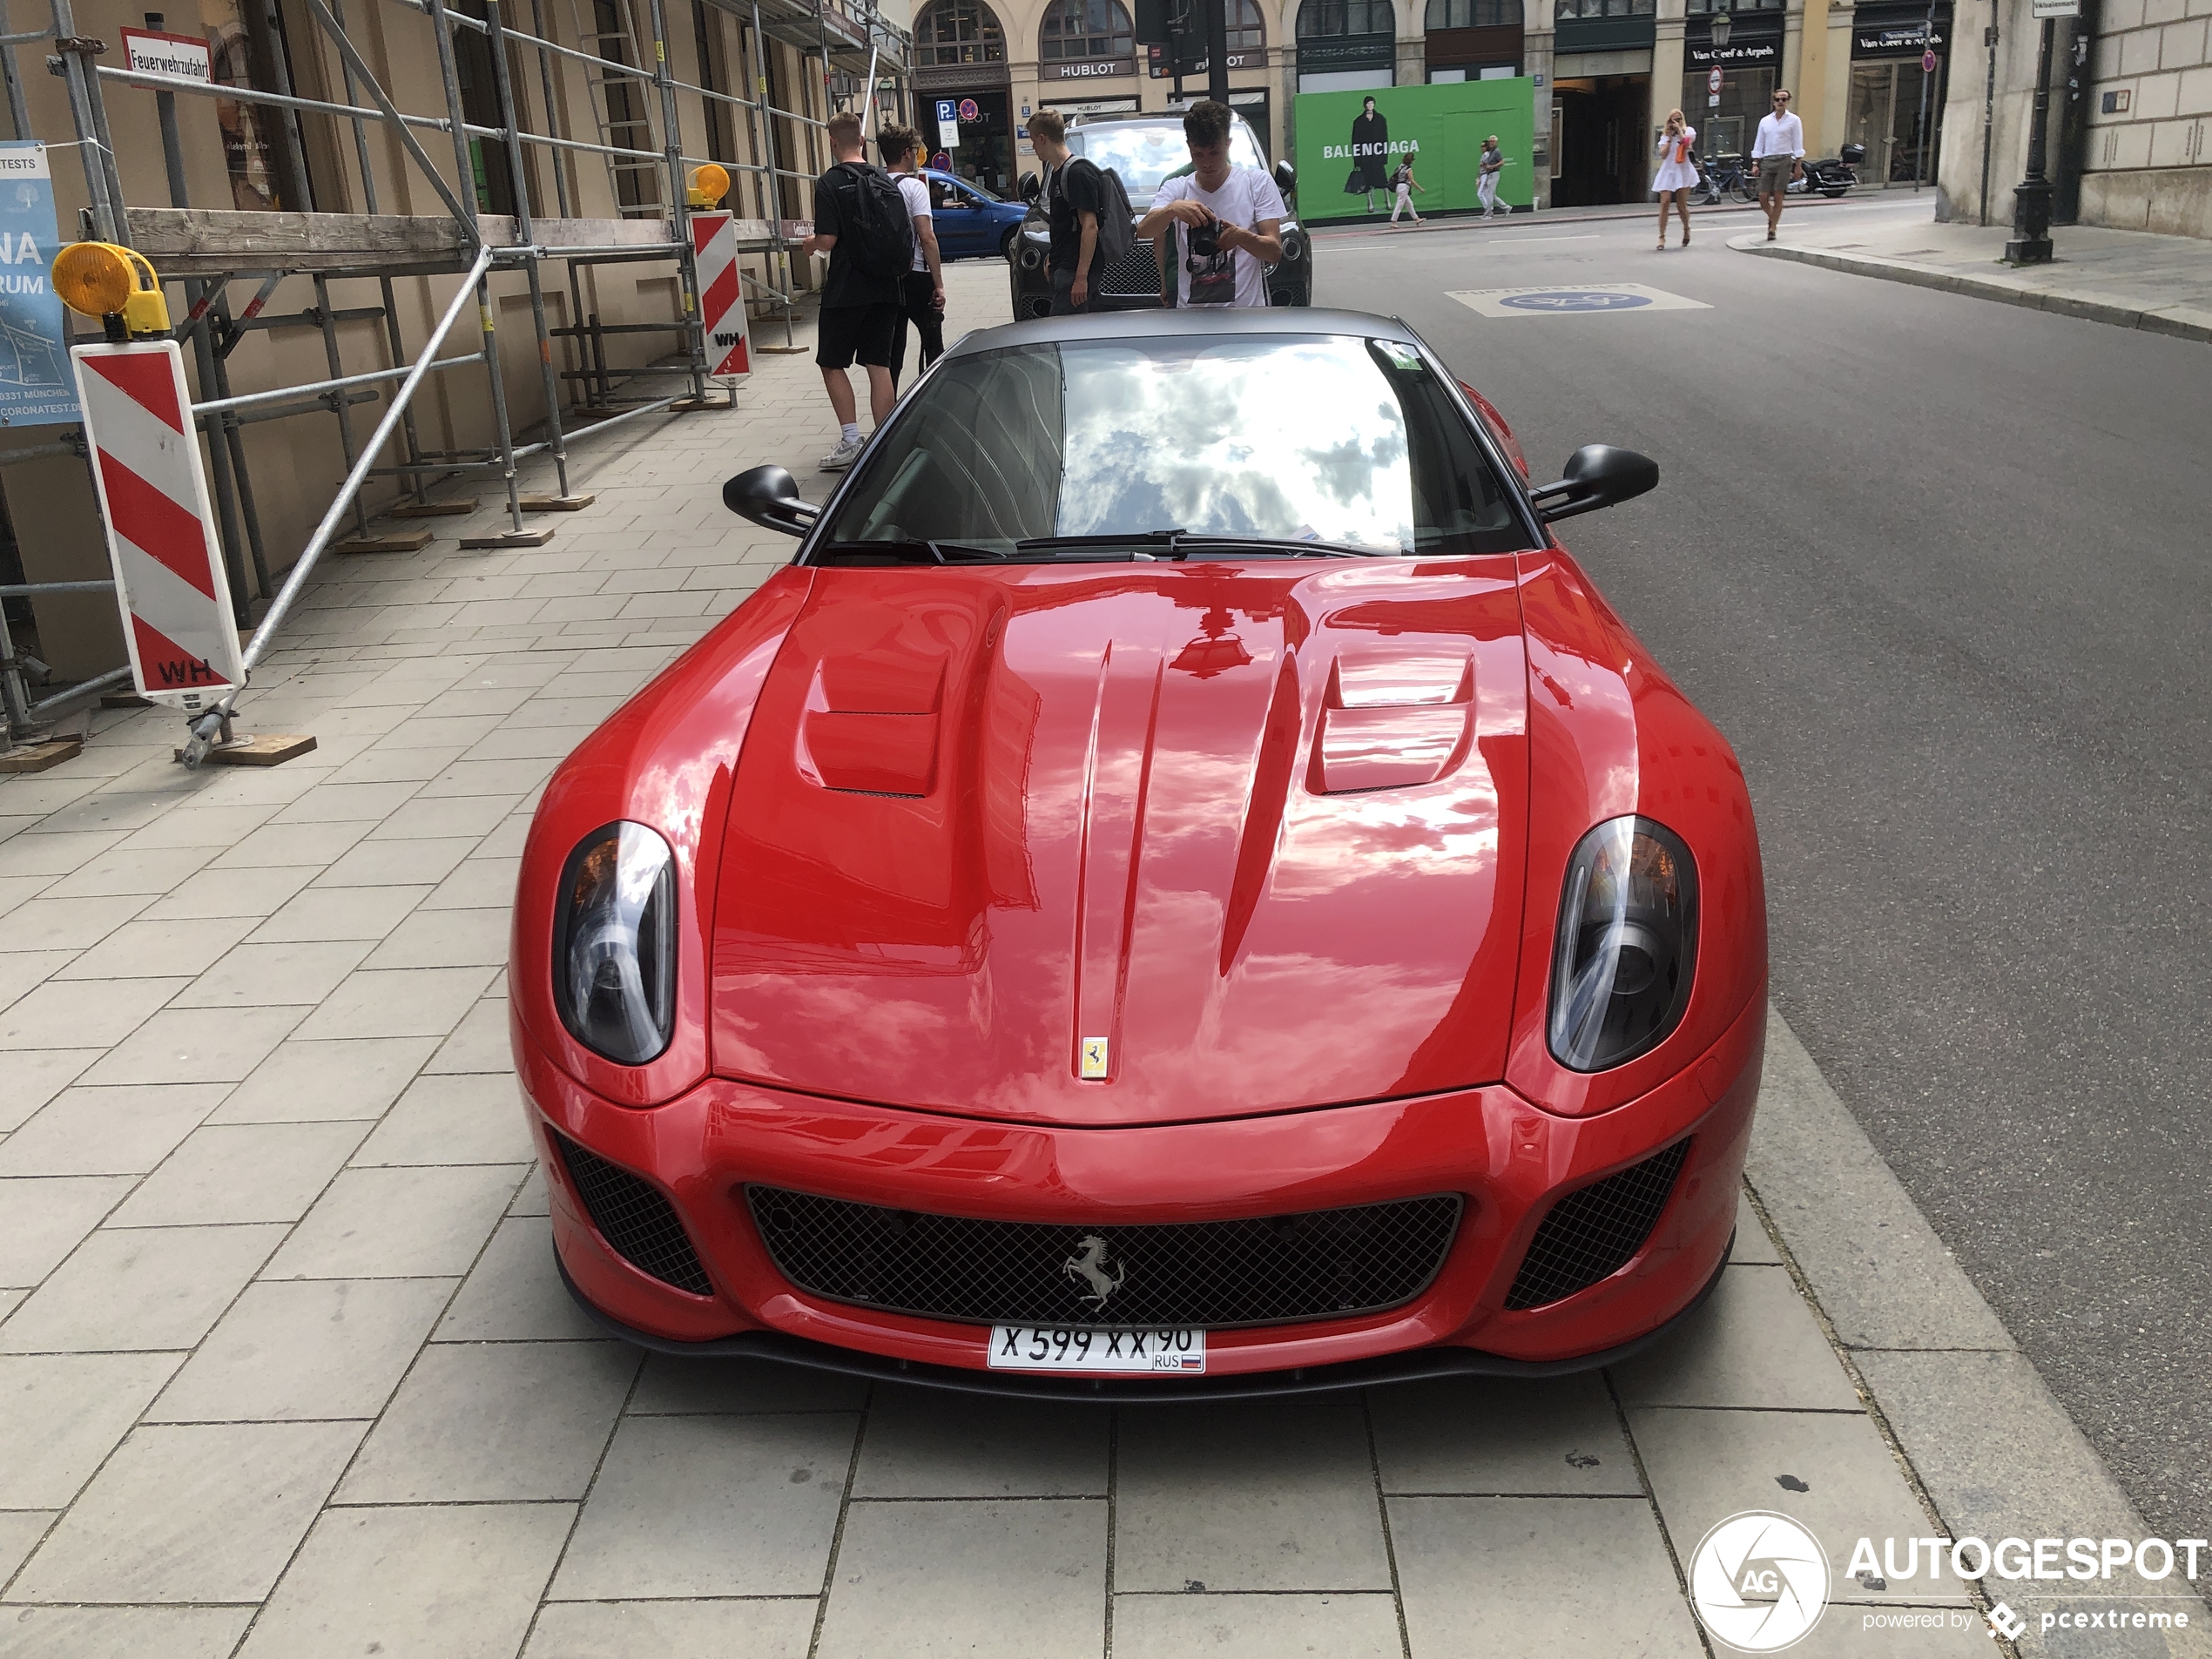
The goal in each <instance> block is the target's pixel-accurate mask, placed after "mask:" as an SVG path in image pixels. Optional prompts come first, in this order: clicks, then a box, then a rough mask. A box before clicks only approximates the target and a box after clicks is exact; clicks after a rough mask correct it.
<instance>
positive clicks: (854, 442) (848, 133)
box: [799, 115, 914, 472]
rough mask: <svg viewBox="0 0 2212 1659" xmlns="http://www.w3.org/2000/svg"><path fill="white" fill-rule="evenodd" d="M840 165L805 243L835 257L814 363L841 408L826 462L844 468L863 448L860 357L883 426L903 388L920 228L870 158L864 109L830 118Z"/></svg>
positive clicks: (820, 189) (823, 191)
mask: <svg viewBox="0 0 2212 1659" xmlns="http://www.w3.org/2000/svg"><path fill="white" fill-rule="evenodd" d="M829 140H830V153H831V154H832V155H833V156H834V157H835V158H836V162H835V165H833V166H832V167H831V168H830V170H829V171H828V172H826V173H824V174H823V175H822V176H821V177H820V178H819V179H816V180H815V181H814V233H813V235H812V236H809V237H808V238H807V239H806V240H805V241H804V242H802V243H800V244H799V253H800V254H801V255H802V256H803V257H807V258H811V257H812V256H813V255H814V254H816V253H827V254H828V255H829V274H828V276H827V277H826V279H824V280H823V283H822V312H821V320H820V323H819V327H818V328H817V329H816V331H815V344H814V361H815V363H816V364H817V365H818V366H819V368H820V369H821V371H822V384H823V385H824V386H825V387H826V388H828V391H829V401H830V408H833V409H834V410H835V411H836V412H837V419H838V424H839V428H840V431H839V434H838V441H837V447H836V448H834V449H833V450H831V451H830V452H829V454H827V455H824V456H823V457H822V460H821V468H822V470H823V471H824V472H841V471H843V470H844V469H846V468H847V467H849V466H851V465H852V464H853V457H854V456H856V455H859V454H860V423H859V421H858V420H857V419H856V418H855V416H856V413H857V412H856V409H855V407H854V404H853V382H852V381H850V380H848V379H847V378H846V369H847V368H851V366H852V365H853V363H854V362H855V361H857V362H859V364H860V367H861V368H865V369H866V370H867V374H868V408H869V410H870V412H871V413H872V414H873V415H874V416H875V423H876V425H878V426H879V427H880V426H881V425H882V424H883V422H884V419H885V417H886V416H887V415H889V414H890V413H891V405H892V403H893V402H894V400H895V398H896V395H897V394H896V392H895V390H894V387H893V385H892V381H891V354H892V347H893V345H894V342H895V341H896V340H897V338H898V333H899V316H900V295H901V291H902V284H903V283H904V282H905V280H906V274H907V270H908V268H909V267H910V266H912V265H913V264H914V226H913V224H912V222H911V221H910V220H909V219H907V204H906V199H905V198H904V197H902V196H901V195H900V193H899V186H898V185H895V184H894V183H893V182H892V181H891V179H889V178H888V177H887V175H886V174H885V173H883V172H881V171H880V169H878V168H875V167H872V166H870V165H868V161H867V145H866V142H865V140H864V139H863V138H861V136H860V117H859V116H857V115H833V116H832V117H830V118H829Z"/></svg>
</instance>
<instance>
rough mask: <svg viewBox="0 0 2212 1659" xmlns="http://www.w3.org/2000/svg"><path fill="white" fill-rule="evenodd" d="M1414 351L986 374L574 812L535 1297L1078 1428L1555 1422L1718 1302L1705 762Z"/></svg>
mask: <svg viewBox="0 0 2212 1659" xmlns="http://www.w3.org/2000/svg"><path fill="white" fill-rule="evenodd" d="M1657 479H1658V469H1657V467H1656V465H1655V464H1654V463H1653V462H1649V461H1648V460H1646V459H1644V458H1643V457H1642V456H1641V455H1633V454H1631V453H1629V452H1628V451H1625V450H1620V449H1609V448H1603V447H1601V446H1595V445H1593V446H1590V447H1588V448H1584V449H1582V450H1580V451H1578V452H1577V453H1576V455H1575V457H1574V458H1573V460H1572V461H1571V462H1569V463H1568V469H1567V472H1566V475H1565V476H1564V477H1563V478H1561V480H1560V481H1559V482H1556V483H1553V484H1548V485H1545V486H1542V487H1541V488H1533V489H1532V488H1531V487H1530V485H1529V483H1528V482H1527V469H1526V467H1525V465H1524V464H1523V462H1522V460H1521V454H1520V451H1519V449H1518V448H1517V447H1516V446H1515V444H1514V439H1513V436H1512V435H1511V433H1510V432H1509V431H1508V429H1507V427H1506V425H1505V423H1504V421H1502V420H1501V419H1500V418H1499V417H1498V415H1497V414H1496V412H1495V411H1494V409H1492V408H1490V406H1489V405H1488V404H1487V403H1486V402H1484V401H1482V400H1481V399H1480V397H1478V396H1475V395H1474V394H1473V393H1472V392H1471V391H1470V390H1469V389H1468V388H1464V387H1462V386H1460V384H1458V383H1457V382H1455V381H1454V380H1453V377H1452V376H1451V374H1449V373H1448V372H1447V371H1446V370H1445V368H1443V367H1442V365H1441V364H1440V362H1439V361H1437V359H1436V357H1435V355H1434V354H1433V353H1432V352H1431V351H1430V349H1429V348H1428V347H1427V346H1426V344H1425V343H1424V342H1423V341H1421V340H1420V338H1419V337H1418V336H1416V335H1415V334H1413V333H1411V332H1410V331H1409V330H1407V329H1406V327H1404V326H1403V325H1402V324H1399V323H1395V322H1387V321H1384V320H1379V319H1377V318H1373V317H1367V316H1361V315H1357V314H1350V313H1331V312H1324V311H1287V312H1286V311H1264V312H1231V313H1218V312H1217V313H1210V314H1190V313H1181V312H1150V313H1129V314H1120V315H1116V316H1111V317H1101V318H1083V317H1079V318H1070V319H1065V320H1057V321H1050V322H1037V323H1029V324H1023V325H1020V326H1018V327H1007V328H997V329H992V330H988V331H986V332H983V333H980V334H971V335H969V336H968V339H967V340H966V341H963V342H962V343H961V345H960V346H959V347H956V348H955V349H954V351H952V352H951V353H950V354H948V355H947V356H946V357H945V358H944V359H943V360H942V361H941V362H940V363H939V364H938V365H937V366H936V367H935V368H934V369H933V370H932V372H931V373H930V374H929V375H928V377H927V379H925V380H924V381H922V382H921V385H920V386H918V387H917V388H915V389H914V391H913V392H912V393H911V394H910V395H908V396H907V399H906V400H905V401H903V402H902V403H901V404H900V407H899V408H898V410H897V412H896V413H895V415H894V416H893V418H892V419H891V420H890V421H888V422H887V424H886V425H885V427H884V428H883V429H882V430H881V431H880V432H879V433H878V434H877V435H876V436H875V437H874V439H873V441H872V442H871V443H870V445H869V447H868V448H867V451H866V453H865V454H864V455H862V457H861V458H860V461H859V462H858V463H857V464H856V465H855V466H854V467H853V469H852V471H851V472H850V474H849V475H847V476H846V478H845V479H844V481H843V482H841V483H840V486H839V487H838V488H837V489H836V490H835V491H834V493H833V495H832V496H831V497H830V499H829V500H828V501H827V502H826V503H824V504H823V505H821V506H819V507H816V506H813V505H811V504H809V503H807V502H803V501H801V500H800V499H799V494H798V490H797V488H796V486H795V484H794V483H793V481H792V478H791V476H790V475H788V474H787V473H785V472H784V471H782V470H781V469H778V468H757V469H753V470H752V471H751V472H748V473H745V474H744V475H740V476H739V477H737V478H734V479H732V481H731V482H730V485H729V487H728V489H727V490H726V491H725V499H726V500H727V501H728V502H729V503H730V504H731V506H732V508H733V509H736V510H737V511H738V512H739V513H741V514H743V515H744V516H746V517H748V518H751V519H752V520H754V521H755V522H757V523H761V524H765V525H771V526H773V527H775V528H777V529H783V530H786V531H788V532H789V533H791V534H792V535H793V536H797V537H799V550H798V553H797V556H796V557H795V558H794V559H793V560H792V563H791V564H790V565H789V566H788V567H787V568H786V569H784V570H781V571H780V572H779V573H778V574H777V575H776V576H775V577H773V578H772V580H770V581H769V582H768V583H766V584H765V585H764V586H763V587H762V588H761V589H760V590H759V592H758V593H757V594H755V595H754V596H753V597H752V598H751V599H749V600H747V601H746V602H745V604H742V605H740V606H739V607H738V609H737V610H735V611H734V612H733V613H732V615H731V616H730V617H727V618H726V619H725V621H724V622H723V623H722V624H720V625H719V626H718V627H717V628H716V629H715V630H714V631H712V632H711V634H709V635H708V636H707V637H705V639H704V640H702V641H701V642H700V643H699V644H698V646H696V647H695V648H694V649H693V650H691V651H690V652H689V653H687V654H686V655H685V657H684V658H682V659H681V660H680V661H679V662H678V663H677V664H675V665H674V666H672V667H671V668H670V669H669V670H668V671H666V672H665V673H664V674H663V675H662V676H661V677H660V678H658V679H657V680H656V681H654V682H653V684H652V685H650V686H648V687H647V688H646V689H645V690H644V691H643V692H641V693H640V694H639V695H638V696H637V698H634V699H633V700H632V701H631V703H630V704H629V705H627V706H625V707H624V709H623V710H622V711H620V712H619V713H618V714H617V715H616V716H615V717H614V718H612V719H610V721H608V723H607V724H606V725H604V727H602V728H601V729H600V730H599V731H598V732H596V733H595V734H594V735H593V736H592V737H591V738H589V739H588V740H587V741H586V742H585V743H584V744H583V746H582V747H581V748H579V749H578V750H577V752H575V753H574V754H573V755H571V756H570V758H569V759H568V760H567V761H566V762H565V763H564V764H563V765H562V766H561V768H560V770H559V771H558V772H557V773H556V775H555V777H554V778H553V779H552V782H551V783H550V786H548V787H547V789H546V791H545V794H544V799H543V802H542V803H541V805H540V806H539V808H538V812H537V816H536V823H535V824H534V826H533V827H532V829H531V833H530V837H529V847H528V851H527V853H525V855H524V859H523V871H522V880H521V885H520V888H519V893H518V896H517V899H516V911H515V931H514V948H513V959H512V971H511V974H510V981H509V985H510V995H511V999H512V1007H513V1039H514V1050H515V1057H516V1066H517V1068H518V1069H519V1070H520V1073H521V1076H522V1082H523V1089H524V1091H525V1093H526V1096H527V1097H528V1102H529V1115H530V1121H531V1125H532V1128H533V1130H534V1131H535V1133H536V1138H537V1142H538V1144H539V1147H540V1149H541V1150H542V1152H543V1157H544V1163H545V1169H546V1171H547V1177H548V1184H549V1187H550V1193H551V1199H552V1212H553V1229H554V1239H555V1245H556V1253H557V1255H558V1258H559V1264H560V1268H561V1271H562V1272H563V1276H564V1278H565V1279H566V1281H567V1283H568V1285H570V1289H571V1290H572V1291H574V1292H575V1293H576V1294H577V1297H578V1298H579V1299H580V1300H581V1301H582V1302H583V1305H585V1306H586V1308H587V1309H589V1310H590V1311H591V1312H593V1313H594V1314H595V1315H596V1316H597V1318H600V1319H601V1320H602V1321H603V1322H604V1323H606V1324H608V1325H611V1326H612V1327H614V1328H616V1329H617V1330H618V1331H620V1332H622V1333H623V1334H624V1335H626V1336H628V1337H630V1338H631V1339H633V1340H636V1341H637V1342H641V1343H644V1344H646V1345H651V1346H653V1347H657V1348H663V1349H669V1350H673V1351H678V1352H691V1353H705V1354H745V1355H755V1356H761V1357H766V1358H773V1359H786V1360H792V1361H797V1362H799V1363H803V1364H812V1365H817V1366H827V1367H832V1368H836V1369H843V1370H848V1371H859V1372H873V1373H877V1374H897V1375H900V1376H904V1377H907V1379H911V1380H917V1381H925V1382H932V1383H938V1384H943V1385H947V1386H961V1387H972V1388H984V1389H1022V1390H1028V1391H1032V1392H1045V1393H1066V1394H1074V1395H1079V1396H1082V1397H1085V1398H1095V1399H1162V1398H1173V1397H1182V1396H1187V1395H1190V1394H1201V1393H1204V1394H1213V1395H1219V1394H1223V1393H1255V1392H1262V1391H1271V1390H1278V1389H1298V1388H1309V1389H1310V1388H1324V1387H1333V1386H1346V1385H1351V1384H1360V1383H1369V1382H1374V1381H1378V1380H1384V1379H1392V1378H1397V1377H1410V1376H1423V1375H1435V1374H1439V1373H1442V1372H1486V1373H1492V1374H1521V1375H1535V1374H1543V1373H1546V1372H1556V1371H1562V1370H1568V1369H1574V1368H1576V1367H1580V1366H1592V1365H1598V1364H1602V1363H1605V1362H1607V1361H1608V1360H1611V1359H1616V1358H1619V1357H1621V1356H1622V1354H1624V1353H1625V1352H1628V1351H1629V1350H1631V1349H1633V1348H1635V1346H1637V1345H1641V1344H1642V1343H1644V1342H1647V1341H1649V1340H1650V1339H1653V1338H1654V1337H1655V1336H1656V1334H1657V1333H1658V1332H1661V1331H1662V1329H1663V1328H1664V1327H1666V1326H1667V1325H1668V1324H1669V1322H1670V1321H1672V1320H1673V1319H1675V1318H1677V1317H1678V1316H1679V1315H1681V1314H1682V1313H1683V1312H1684V1311H1685V1310H1686V1309H1688V1308H1689V1307H1690V1306H1691V1305H1694V1304H1695V1303H1696V1302H1697V1301H1698V1300H1699V1298H1701V1297H1702V1295H1703V1293H1704V1292H1705V1291H1708V1290H1709V1289H1710V1287H1711V1285H1713V1284H1714V1283H1715V1281H1716V1278H1717V1276H1718V1274H1719V1271H1720V1270H1721V1267H1722V1265H1723V1262H1724V1260H1725V1258H1726V1256H1727V1252H1728V1248H1729V1242H1730V1236H1731V1231H1732V1229H1733V1225H1734V1220H1735V1214H1736V1202H1737V1186H1738V1177H1739V1173H1740V1171H1741V1169H1742V1165H1743V1153H1744V1145H1745V1142H1746V1139H1747V1137H1748V1136H1749V1133H1750V1122H1751V1113H1752V1106H1753V1103H1754V1101H1755V1099H1756V1096H1757V1089H1758V1077H1759V1061H1760V1054H1761V1048H1762V1039H1763V1035H1764V1023H1765V1007H1766V999H1765V987H1766V919H1765V903H1764V892H1763V888H1762V886H1761V880H1760V872H1759V853H1758V842H1757V834H1756V832H1755V830H1754V828H1753V825H1752V819H1751V809H1750V801H1749V799H1748V797H1747V795H1746V792H1745V789H1744V783H1743V775H1742V773H1741V771H1740V770H1739V768H1738V766H1737V762H1736V759H1735V757H1734V755H1733V754H1732V753H1731V752H1730V749H1729V746H1728V745H1727V743H1726V742H1725V741H1723V739H1722V738H1721V737H1720V735H1719V734H1718V733H1717V732H1716V731H1714V729H1713V728H1712V727H1711V726H1710V725H1709V724H1708V723H1707V722H1706V721H1705V719H1704V718H1703V716H1701V715H1700V714H1699V713H1698V712H1697V711H1696V709H1695V708H1693V707H1692V706H1691V705H1690V704H1689V700H1688V699H1687V698H1685V697H1684V696H1683V693H1682V692H1681V691H1679V690H1678V689H1677V688H1676V686H1675V685H1673V684H1672V682H1670V681H1669V679H1668V678H1667V677H1666V675H1665V674H1664V673H1663V672H1662V671H1660V670H1659V669H1658V668H1657V666H1656V664H1654V663H1653V662H1652V660H1651V658H1649V655H1648V654H1647V653H1646V652H1645V651H1644V649H1643V647H1642V645H1641V644H1639V643H1638V642H1637V640H1636V639H1635V637H1634V636H1633V635H1632V634H1631V633H1629V631H1628V629H1627V628H1626V627H1625V626H1623V625H1622V623H1621V621H1620V619H1619V618H1618V617H1615V614H1614V613H1613V611H1612V610H1610V609H1609V608H1608V606H1607V604H1606V602H1605V601H1604V599H1603V598H1602V597H1600V595H1599V594H1598V592H1597V590H1595V588H1594V587H1593V586H1592V585H1591V583H1590V581H1589V579H1588V577H1586V576H1585V575H1584V574H1583V572H1582V571H1581V569H1580V568H1578V567H1577V565H1576V564H1575V561H1574V560H1573V559H1572V558H1571V557H1570V556H1568V553H1567V552H1566V550H1564V549H1563V548H1561V546H1560V545H1559V543H1557V541H1556V540H1555V539H1554V536H1553V535H1552V533H1551V530H1550V529H1549V525H1550V524H1551V523H1553V522H1554V521H1556V520H1559V519H1562V518H1566V517H1568V516H1572V515H1574V514H1576V513H1581V512H1585V511H1588V510H1590V509H1594V508H1599V507H1604V506H1607V505H1609V504H1611V503H1612V502H1617V501H1620V500H1623V499H1626V498H1627V497H1629V496H1634V495H1636V494H1639V493H1641V492H1642V491H1644V490H1647V489H1650V488H1652V487H1653V485H1654V484H1656V482H1657Z"/></svg>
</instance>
